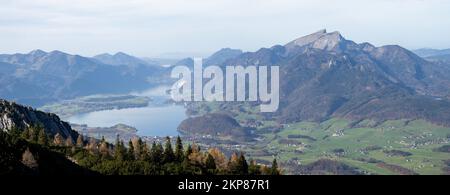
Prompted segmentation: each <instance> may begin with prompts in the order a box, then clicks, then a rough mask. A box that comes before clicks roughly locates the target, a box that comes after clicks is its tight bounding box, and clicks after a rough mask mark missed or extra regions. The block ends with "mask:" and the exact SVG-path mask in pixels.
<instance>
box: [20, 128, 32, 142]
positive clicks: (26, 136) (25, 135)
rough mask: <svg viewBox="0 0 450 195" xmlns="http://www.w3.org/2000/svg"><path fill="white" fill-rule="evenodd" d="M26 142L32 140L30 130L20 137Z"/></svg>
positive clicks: (26, 130)
mask: <svg viewBox="0 0 450 195" xmlns="http://www.w3.org/2000/svg"><path fill="white" fill-rule="evenodd" d="M20 137H22V138H23V139H25V140H30V129H25V131H23V132H22V133H21V135H20Z"/></svg>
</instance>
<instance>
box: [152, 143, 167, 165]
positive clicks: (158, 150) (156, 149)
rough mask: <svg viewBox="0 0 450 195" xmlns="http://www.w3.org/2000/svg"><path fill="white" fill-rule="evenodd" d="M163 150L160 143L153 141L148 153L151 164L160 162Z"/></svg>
mask: <svg viewBox="0 0 450 195" xmlns="http://www.w3.org/2000/svg"><path fill="white" fill-rule="evenodd" d="M163 151H164V149H163V147H162V145H161V143H158V144H156V143H155V142H153V144H152V148H151V154H150V160H151V162H152V163H153V164H155V165H159V164H160V163H161V162H162V156H163Z"/></svg>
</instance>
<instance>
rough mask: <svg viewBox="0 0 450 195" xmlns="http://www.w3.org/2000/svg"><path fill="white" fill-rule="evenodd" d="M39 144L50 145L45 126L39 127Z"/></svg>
mask: <svg viewBox="0 0 450 195" xmlns="http://www.w3.org/2000/svg"><path fill="white" fill-rule="evenodd" d="M38 144H40V145H43V146H47V145H48V137H47V134H46V133H45V131H44V129H43V128H40V129H39V135H38Z"/></svg>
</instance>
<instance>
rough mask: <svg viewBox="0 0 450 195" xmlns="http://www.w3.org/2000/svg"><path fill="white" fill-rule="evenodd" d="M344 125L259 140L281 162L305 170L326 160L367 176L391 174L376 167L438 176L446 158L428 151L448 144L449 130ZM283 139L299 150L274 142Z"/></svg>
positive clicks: (291, 127)
mask: <svg viewBox="0 0 450 195" xmlns="http://www.w3.org/2000/svg"><path fill="white" fill-rule="evenodd" d="M349 124H350V122H349V121H346V120H344V119H336V118H334V119H330V120H328V121H325V122H322V123H311V122H301V123H295V124H288V125H286V127H285V128H284V129H282V130H281V131H280V132H278V133H275V135H273V134H263V136H264V140H266V141H267V140H270V141H269V142H268V143H267V148H268V149H269V150H270V152H271V153H274V154H277V158H279V159H280V160H281V161H282V162H286V161H289V160H293V159H295V160H296V161H297V162H298V163H300V164H308V163H311V162H314V161H316V160H318V159H321V158H329V159H334V160H337V161H341V162H345V163H346V164H348V165H351V166H354V167H357V168H359V169H360V170H362V171H364V172H367V173H369V174H396V172H393V171H392V170H386V169H384V168H381V167H380V166H379V163H381V162H383V163H387V164H392V165H397V166H400V167H403V168H406V169H409V170H411V171H414V172H416V173H418V174H443V170H442V168H443V167H445V164H444V160H448V159H450V153H445V152H436V151H434V150H433V149H435V148H438V147H440V146H443V145H446V144H448V142H449V138H448V137H449V135H450V128H444V127H440V126H435V125H433V124H430V123H428V122H426V121H422V120H414V121H406V120H395V121H386V122H384V123H382V124H380V125H378V126H375V127H364V126H361V127H357V128H350V127H349V126H348V125H349ZM299 136H300V137H301V138H298V137H299ZM303 137H306V138H307V139H305V138H303ZM282 139H283V140H293V141H296V142H297V143H298V144H283V143H280V141H279V140H282ZM294 143H295V142H294ZM264 144H266V143H264ZM387 151H401V152H405V154H407V155H392V154H390V153H389V152H387ZM249 152H250V153H252V151H249ZM401 154H403V153H401ZM369 160H370V161H371V162H369Z"/></svg>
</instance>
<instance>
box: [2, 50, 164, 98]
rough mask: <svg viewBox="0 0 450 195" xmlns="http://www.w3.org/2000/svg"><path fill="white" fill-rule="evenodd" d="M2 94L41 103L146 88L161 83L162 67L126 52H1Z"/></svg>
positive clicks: (3, 96)
mask: <svg viewBox="0 0 450 195" xmlns="http://www.w3.org/2000/svg"><path fill="white" fill-rule="evenodd" d="M0 70H1V72H0V85H1V86H2V87H1V88H0V97H2V98H5V99H8V100H14V101H17V102H19V103H23V104H27V105H32V106H40V105H42V104H45V103H47V102H52V101H56V100H60V99H68V98H73V97H76V96H83V95H90V94H98V93H122V92H129V91H132V90H139V89H146V88H149V87H150V86H152V85H154V84H156V83H158V82H160V80H159V79H158V78H155V77H158V76H156V75H160V73H161V72H162V71H164V70H163V69H162V68H161V67H159V66H155V65H151V64H148V63H147V62H145V61H143V60H139V59H138V58H135V57H132V56H129V55H127V54H124V53H117V54H115V55H108V54H103V55H99V56H96V57H94V58H88V57H83V56H79V55H71V54H67V53H64V52H61V51H52V52H44V51H42V50H34V51H31V52H30V53H27V54H12V55H7V54H3V55H0Z"/></svg>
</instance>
